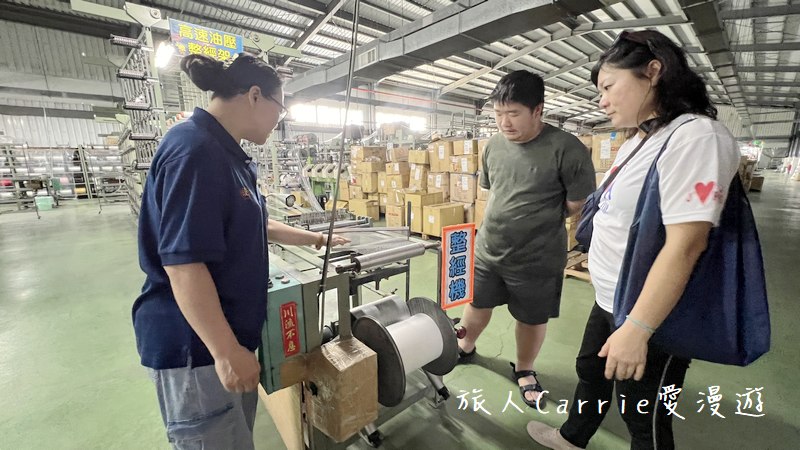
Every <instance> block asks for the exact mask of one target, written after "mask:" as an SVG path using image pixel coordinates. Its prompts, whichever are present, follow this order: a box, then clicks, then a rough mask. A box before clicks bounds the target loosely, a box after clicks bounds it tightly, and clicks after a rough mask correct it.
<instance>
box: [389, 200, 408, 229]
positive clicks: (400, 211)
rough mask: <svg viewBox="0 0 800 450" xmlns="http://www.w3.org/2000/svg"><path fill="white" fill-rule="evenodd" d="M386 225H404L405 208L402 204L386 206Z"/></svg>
mask: <svg viewBox="0 0 800 450" xmlns="http://www.w3.org/2000/svg"><path fill="white" fill-rule="evenodd" d="M386 226H387V227H404V226H406V208H405V206H402V205H388V206H386Z"/></svg>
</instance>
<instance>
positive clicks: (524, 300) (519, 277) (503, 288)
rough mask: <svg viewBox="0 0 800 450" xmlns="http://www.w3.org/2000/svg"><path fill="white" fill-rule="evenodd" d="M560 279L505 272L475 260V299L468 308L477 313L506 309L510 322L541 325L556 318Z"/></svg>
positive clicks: (561, 278) (496, 266) (510, 271)
mask: <svg viewBox="0 0 800 450" xmlns="http://www.w3.org/2000/svg"><path fill="white" fill-rule="evenodd" d="M563 283H564V275H563V274H558V275H552V274H546V275H542V274H537V273H530V272H526V271H524V270H523V271H521V270H519V269H515V270H509V269H508V268H503V267H498V265H494V264H488V263H486V262H483V261H481V260H480V259H478V258H476V259H475V285H474V289H475V295H474V298H473V300H472V306H473V307H475V308H480V309H487V308H489V309H490V308H494V307H495V306H500V305H506V304H507V305H508V311H509V312H510V313H511V315H512V316H513V317H514V319H516V320H518V321H520V322H522V323H525V324H527V325H541V324H543V323H547V321H548V320H549V319H550V318H555V317H558V312H559V308H560V306H561V287H562V285H563Z"/></svg>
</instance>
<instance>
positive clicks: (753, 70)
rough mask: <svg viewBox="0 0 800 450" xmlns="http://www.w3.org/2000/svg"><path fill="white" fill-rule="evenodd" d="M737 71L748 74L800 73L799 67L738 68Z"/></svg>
mask: <svg viewBox="0 0 800 450" xmlns="http://www.w3.org/2000/svg"><path fill="white" fill-rule="evenodd" d="M738 70H739V72H750V73H772V72H791V73H797V72H800V66H767V67H756V66H739V67H738Z"/></svg>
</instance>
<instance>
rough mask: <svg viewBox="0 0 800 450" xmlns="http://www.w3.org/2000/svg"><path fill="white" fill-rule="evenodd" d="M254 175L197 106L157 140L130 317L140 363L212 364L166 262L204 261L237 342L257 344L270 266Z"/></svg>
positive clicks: (232, 144) (228, 139)
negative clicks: (138, 290)
mask: <svg viewBox="0 0 800 450" xmlns="http://www.w3.org/2000/svg"><path fill="white" fill-rule="evenodd" d="M256 179H257V177H256V167H255V164H254V163H253V162H251V160H250V158H249V157H248V156H247V154H245V152H244V151H243V150H242V148H241V147H240V146H239V144H238V143H237V142H236V141H235V140H234V139H233V137H232V136H231V135H230V134H229V133H228V132H227V131H226V130H225V129H224V128H223V127H222V125H220V123H219V122H217V120H216V119H215V118H214V117H213V116H212V115H211V114H209V113H208V112H206V111H204V110H202V109H199V108H198V109H195V111H194V114H193V115H192V116H191V117H190V118H189V119H188V120H186V121H185V122H184V123H181V124H178V125H176V126H174V127H173V128H172V129H171V130H169V132H167V134H166V135H165V136H164V139H163V140H162V141H161V145H159V147H158V151H157V152H156V155H155V157H154V158H153V161H152V164H151V166H150V172H149V173H148V174H147V182H146V184H145V188H144V193H143V195H142V204H141V211H140V215H139V265H140V266H141V268H142V270H143V271H144V273H145V274H146V275H147V279H146V280H145V283H144V286H143V287H142V294H141V295H140V296H139V298H137V299H136V302H135V303H134V305H133V325H134V329H135V332H136V344H137V347H138V350H139V354H140V355H141V359H142V364H143V365H144V366H147V367H151V368H153V369H171V368H177V367H185V366H187V365H188V364H189V362H190V361H191V366H192V367H199V366H205V365H209V364H213V363H214V360H213V358H212V357H211V354H210V353H209V351H208V349H207V348H206V346H205V345H204V344H203V342H202V341H201V340H200V338H199V337H198V336H197V334H196V333H195V332H194V330H192V327H191V326H190V325H189V323H188V322H187V321H186V319H185V318H184V317H183V314H182V313H181V311H180V310H179V309H178V304H177V302H176V301H175V296H174V295H173V293H172V288H171V287H170V282H169V278H168V277H167V274H166V272H165V271H164V266H170V265H180V264H189V263H205V264H206V266H207V267H208V270H209V272H210V273H211V277H212V278H213V280H214V284H215V285H216V287H217V292H218V293H219V299H220V304H221V306H222V311H223V312H224V313H225V318H226V319H227V320H228V323H229V324H230V326H231V329H232V330H233V333H234V334H235V335H236V338H237V339H238V340H239V343H240V344H241V345H242V346H244V347H246V348H247V349H249V350H255V349H256V348H257V347H258V345H259V342H260V332H261V327H262V325H263V323H264V321H265V319H266V314H267V312H266V311H267V284H268V283H269V274H268V272H269V269H268V257H267V236H266V220H267V214H266V212H265V211H266V209H265V206H264V202H263V198H262V197H261V195H260V194H259V191H258V187H257V184H256Z"/></svg>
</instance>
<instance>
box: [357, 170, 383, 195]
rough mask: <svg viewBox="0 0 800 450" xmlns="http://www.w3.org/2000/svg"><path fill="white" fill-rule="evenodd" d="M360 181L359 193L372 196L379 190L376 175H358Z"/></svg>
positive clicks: (375, 173)
mask: <svg viewBox="0 0 800 450" xmlns="http://www.w3.org/2000/svg"><path fill="white" fill-rule="evenodd" d="M359 176H360V181H361V183H360V184H361V191H362V192H364V193H365V194H373V193H377V192H378V190H379V186H378V173H377V172H373V173H362V174H360V175H359Z"/></svg>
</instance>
